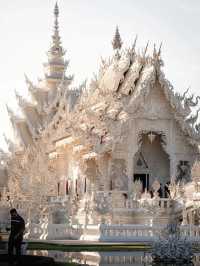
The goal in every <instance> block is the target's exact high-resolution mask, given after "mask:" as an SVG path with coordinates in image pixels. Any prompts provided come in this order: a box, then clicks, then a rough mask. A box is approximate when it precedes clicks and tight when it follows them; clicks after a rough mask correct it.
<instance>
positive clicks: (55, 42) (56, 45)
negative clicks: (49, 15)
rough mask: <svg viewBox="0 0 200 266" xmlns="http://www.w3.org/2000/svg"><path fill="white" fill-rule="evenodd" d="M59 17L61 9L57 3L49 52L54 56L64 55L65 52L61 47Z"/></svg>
mask: <svg viewBox="0 0 200 266" xmlns="http://www.w3.org/2000/svg"><path fill="white" fill-rule="evenodd" d="M58 16H59V9H58V4H57V2H56V4H55V7H54V29H53V35H52V45H51V48H50V51H49V52H51V53H53V54H59V55H64V54H65V51H64V50H63V48H62V46H61V38H60V35H59V23H58Z"/></svg>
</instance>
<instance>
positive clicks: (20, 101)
mask: <svg viewBox="0 0 200 266" xmlns="http://www.w3.org/2000/svg"><path fill="white" fill-rule="evenodd" d="M15 97H16V99H17V101H18V104H19V106H20V107H21V108H24V107H26V106H27V105H30V103H29V102H28V101H26V99H24V98H23V97H22V96H21V95H19V94H18V92H17V91H16V90H15Z"/></svg>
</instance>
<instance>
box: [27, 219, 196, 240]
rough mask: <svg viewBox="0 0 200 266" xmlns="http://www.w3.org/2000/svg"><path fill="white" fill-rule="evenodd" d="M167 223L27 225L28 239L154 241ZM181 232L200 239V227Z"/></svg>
mask: <svg viewBox="0 0 200 266" xmlns="http://www.w3.org/2000/svg"><path fill="white" fill-rule="evenodd" d="M165 227H166V226H165V225H153V226H151V225H137V224H112V225H108V224H101V225H87V226H83V225H66V224H48V223H41V224H33V223H32V224H30V225H28V226H27V234H26V238H28V239H41V240H42V239H43V240H45V239H53V240H56V239H85V240H102V241H136V242H152V241H155V240H156V239H158V238H159V237H160V236H161V234H162V231H163V229H164V228H165ZM180 234H181V236H182V237H184V238H185V237H187V238H188V239H189V240H191V241H193V242H199V241H200V227H199V226H194V225H182V226H180Z"/></svg>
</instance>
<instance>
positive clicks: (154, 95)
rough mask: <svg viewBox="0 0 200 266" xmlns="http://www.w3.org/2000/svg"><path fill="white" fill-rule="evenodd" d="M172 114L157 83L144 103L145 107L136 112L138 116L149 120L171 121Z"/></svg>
mask: <svg viewBox="0 0 200 266" xmlns="http://www.w3.org/2000/svg"><path fill="white" fill-rule="evenodd" d="M172 112H173V111H172V108H171V106H170V104H169V102H168V100H167V99H166V97H165V95H164V93H163V91H162V88H161V87H160V84H159V83H155V86H154V87H153V88H151V90H150V92H149V94H148V96H147V97H146V99H145V101H144V106H142V107H141V108H140V109H139V110H138V112H136V115H137V116H140V117H141V116H142V117H144V118H148V119H170V118H172V117H173V114H172Z"/></svg>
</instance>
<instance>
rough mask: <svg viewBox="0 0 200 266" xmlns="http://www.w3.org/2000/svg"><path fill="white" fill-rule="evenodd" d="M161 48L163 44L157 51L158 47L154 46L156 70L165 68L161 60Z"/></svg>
mask: <svg viewBox="0 0 200 266" xmlns="http://www.w3.org/2000/svg"><path fill="white" fill-rule="evenodd" d="M161 47H162V43H161V44H160V47H159V50H158V51H157V50H156V45H155V44H154V49H153V64H154V66H155V67H156V68H159V67H160V66H163V61H162V59H161V58H160V56H161Z"/></svg>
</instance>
